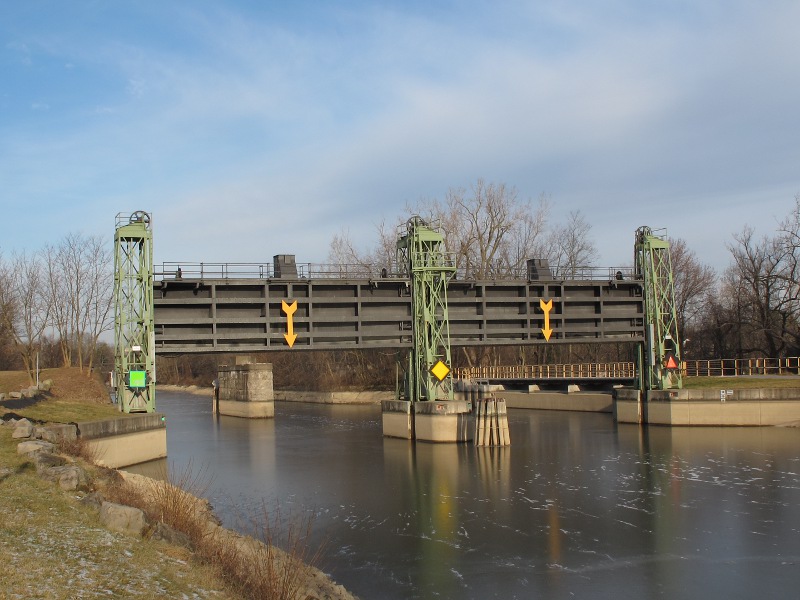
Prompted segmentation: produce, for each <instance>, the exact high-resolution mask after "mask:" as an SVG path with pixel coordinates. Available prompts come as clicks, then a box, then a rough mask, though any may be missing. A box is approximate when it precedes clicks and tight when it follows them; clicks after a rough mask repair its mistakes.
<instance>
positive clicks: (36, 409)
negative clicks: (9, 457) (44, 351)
mask: <svg viewBox="0 0 800 600" xmlns="http://www.w3.org/2000/svg"><path fill="white" fill-rule="evenodd" d="M47 379H51V380H52V381H53V386H52V388H51V389H50V391H49V392H43V393H40V394H39V395H38V396H37V397H36V398H25V399H21V400H10V399H9V400H5V401H3V402H2V403H0V416H2V415H3V414H6V413H14V414H16V415H18V416H21V417H27V418H29V419H32V420H36V421H43V422H44V421H50V422H58V423H72V422H78V421H93V420H96V419H107V418H111V417H120V416H127V415H125V414H123V413H120V412H119V411H118V410H117V407H116V406H114V405H113V404H111V402H110V400H109V396H108V391H107V390H106V387H105V385H104V384H103V382H102V381H101V380H100V376H99V375H96V374H95V375H92V376H89V375H87V374H86V373H81V372H80V371H79V370H78V369H77V368H62V369H45V370H44V371H42V373H41V374H40V380H41V381H45V380H47ZM21 382H23V383H21ZM27 386H28V377H27V375H26V374H25V373H24V372H22V371H0V392H6V393H7V392H11V391H17V390H19V389H21V388H23V387H27Z"/></svg>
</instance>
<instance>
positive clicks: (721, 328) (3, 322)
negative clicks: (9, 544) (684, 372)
mask: <svg viewBox="0 0 800 600" xmlns="http://www.w3.org/2000/svg"><path fill="white" fill-rule="evenodd" d="M551 208H552V207H551V201H550V199H549V198H548V197H547V196H544V195H542V196H540V197H539V198H537V199H536V200H533V199H525V198H523V197H521V195H520V194H519V192H518V191H517V190H516V188H514V187H513V186H509V185H507V184H504V183H491V182H486V181H484V180H481V179H479V180H477V181H476V183H474V184H473V185H471V186H470V187H469V188H451V189H449V190H448V191H447V193H446V194H445V196H444V198H443V199H437V198H434V199H427V200H420V201H418V202H416V203H414V204H408V205H406V206H405V207H404V209H403V210H402V211H401V213H400V214H398V215H397V216H396V217H395V219H394V220H393V221H391V222H387V221H386V220H384V221H382V222H381V223H379V224H378V225H377V226H376V228H375V229H376V230H375V236H374V238H373V241H372V242H371V243H370V244H368V245H367V246H366V247H359V246H358V245H357V244H356V243H355V242H354V241H353V239H352V238H351V236H350V234H349V232H347V231H342V232H340V233H339V234H337V235H334V236H333V238H332V240H331V242H330V246H329V255H328V263H330V267H329V268H330V269H331V270H332V271H336V270H342V271H346V272H348V273H350V274H351V275H352V274H362V275H365V276H375V275H378V274H379V273H380V271H381V269H383V268H386V267H387V266H388V267H390V268H396V267H397V266H396V265H395V249H396V241H397V239H398V233H401V232H402V230H403V227H404V224H405V223H406V222H407V221H408V219H409V218H410V217H411V216H413V215H419V216H421V217H422V218H423V219H424V220H426V221H427V222H429V223H430V224H432V225H435V226H437V227H439V228H440V230H441V231H442V233H443V236H444V241H445V246H446V248H447V250H448V251H449V252H451V253H452V254H453V257H454V260H455V263H456V267H457V271H458V276H460V277H471V278H475V279H492V278H503V277H515V276H524V274H525V271H526V262H527V260H528V259H530V258H546V259H548V260H549V262H550V265H551V267H552V268H553V270H554V271H556V272H557V273H558V274H559V275H560V276H562V277H566V278H569V277H576V278H580V277H581V273H582V272H583V271H584V270H586V269H591V268H595V267H597V266H598V265H597V256H598V252H597V245H596V243H595V241H594V239H593V235H592V227H591V223H590V222H588V221H587V219H586V218H585V217H584V215H583V214H582V213H581V212H580V211H573V212H571V213H569V214H568V216H567V217H566V219H565V220H564V221H563V222H552V219H551ZM631 238H632V239H633V232H631ZM670 244H671V257H672V266H673V275H674V283H675V298H676V310H677V316H678V327H679V332H680V335H681V340H682V342H683V358H684V359H693V358H698V359H700V358H702V359H713V358H751V357H769V358H781V357H786V356H797V355H800V318H799V317H800V314H799V313H800V285H799V284H798V281H799V280H800V194H798V195H797V196H796V197H795V198H794V202H793V204H792V203H791V202H790V203H787V214H786V216H785V217H784V218H783V219H782V220H781V221H780V222H776V228H775V231H773V232H771V233H769V234H765V235H762V236H761V237H759V236H757V235H756V233H755V232H754V230H753V229H752V227H750V226H749V225H745V226H744V227H743V228H742V229H741V230H740V231H739V232H738V233H733V234H732V235H731V238H730V241H729V242H728V243H727V244H726V248H727V250H728V253H729V255H730V262H729V264H728V266H727V267H726V268H725V269H724V270H722V271H721V272H720V273H717V272H716V271H715V270H714V269H713V268H712V267H711V266H709V265H707V264H705V263H703V262H702V261H701V260H700V259H699V258H698V257H697V255H696V254H695V253H694V251H692V250H691V249H690V248H689V247H688V245H687V244H686V242H685V241H684V240H682V239H680V238H670ZM109 245H110V244H107V243H106V242H105V240H104V239H102V238H99V237H85V236H81V235H76V234H70V235H68V236H66V237H65V238H64V239H63V240H61V241H60V242H59V243H58V244H56V245H54V246H49V245H48V246H45V247H44V248H43V249H42V250H40V251H38V252H34V253H30V254H28V253H24V252H23V253H15V254H12V255H11V256H10V257H8V258H7V259H5V258H4V257H3V256H2V254H0V369H11V368H24V369H26V370H27V371H28V372H29V373H30V374H31V377H33V369H35V360H36V357H37V355H38V356H39V358H40V360H42V359H44V361H43V366H59V365H62V366H78V367H80V368H81V369H84V370H91V368H92V366H94V365H95V364H96V361H98V360H101V361H102V362H103V363H104V365H110V363H111V361H112V360H113V356H112V354H111V352H112V351H111V348H110V347H109V346H108V345H107V344H103V343H102V342H100V341H99V338H100V336H101V334H102V333H103V332H106V331H109V330H110V329H111V328H112V326H113V314H112V312H113V311H112V306H113V305H112V294H113V256H112V254H111V251H110V250H109ZM632 259H633V257H631V264H632V262H633V260H632ZM393 266H394V267H393ZM620 266H623V267H624V266H626V265H620ZM402 354H403V352H401V351H388V350H387V351H381V350H370V351H346V352H322V351H320V352H302V353H300V352H277V353H270V354H264V355H263V356H261V357H257V358H261V359H262V360H266V361H269V362H272V363H273V364H274V365H275V370H274V372H275V378H276V385H278V386H281V387H289V386H291V385H300V386H304V387H306V388H307V389H333V388H337V387H342V386H352V387H391V386H392V385H393V383H394V380H395V377H396V373H395V366H394V365H395V363H396V362H397V360H398V358H399V359H400V360H401V362H403V357H402V356H401V355H402ZM452 355H453V363H454V364H453V365H451V366H453V367H459V366H472V365H476V364H537V363H573V362H606V361H616V360H632V359H633V355H632V349H631V347H630V345H629V344H568V345H566V344H565V345H555V344H553V345H534V346H511V347H476V348H466V347H465V348H457V349H455V350H454V352H453V354H452ZM228 360H229V359H228V358H227V357H218V356H183V357H161V356H159V357H158V358H157V371H158V380H159V381H161V382H164V383H166V382H171V383H198V384H202V385H208V384H209V382H210V381H211V380H212V379H213V378H214V377H215V374H216V367H217V364H220V363H225V362H227V361H228Z"/></svg>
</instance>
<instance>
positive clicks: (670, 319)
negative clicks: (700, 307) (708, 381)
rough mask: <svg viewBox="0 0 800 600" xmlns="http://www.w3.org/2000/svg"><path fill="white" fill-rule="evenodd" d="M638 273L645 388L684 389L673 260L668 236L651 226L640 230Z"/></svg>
mask: <svg viewBox="0 0 800 600" xmlns="http://www.w3.org/2000/svg"><path fill="white" fill-rule="evenodd" d="M634 253H635V257H636V274H637V276H638V277H641V278H642V281H643V287H644V310H645V319H646V321H645V347H644V356H643V357H640V363H641V359H642V358H643V360H644V365H643V367H644V368H640V369H639V373H640V378H641V386H640V387H641V388H642V389H647V390H670V389H680V388H681V387H683V380H682V378H681V369H680V366H681V349H680V338H679V337H678V318H677V314H676V310H675V284H674V280H673V275H672V259H671V258H670V252H669V242H668V241H667V239H666V235H662V236H659V235H655V234H654V233H653V231H652V230H651V229H650V228H649V227H639V229H637V230H636V244H635V248H634Z"/></svg>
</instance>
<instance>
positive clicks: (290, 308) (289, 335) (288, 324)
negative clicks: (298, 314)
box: [281, 300, 297, 348]
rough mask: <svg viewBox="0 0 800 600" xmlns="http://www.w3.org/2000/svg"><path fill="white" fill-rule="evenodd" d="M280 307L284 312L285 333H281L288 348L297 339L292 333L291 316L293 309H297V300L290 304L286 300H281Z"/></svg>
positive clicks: (292, 321)
mask: <svg viewBox="0 0 800 600" xmlns="http://www.w3.org/2000/svg"><path fill="white" fill-rule="evenodd" d="M281 308H282V309H283V312H285V313H286V333H284V334H283V337H284V338H285V339H286V343H287V344H289V348H291V347H292V346H294V341H295V340H296V339H297V336H296V335H295V333H294V319H293V318H292V315H293V314H294V311H296V310H297V300H295V301H294V302H292V303H291V304H287V303H286V300H281Z"/></svg>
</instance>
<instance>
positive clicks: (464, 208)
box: [407, 179, 549, 279]
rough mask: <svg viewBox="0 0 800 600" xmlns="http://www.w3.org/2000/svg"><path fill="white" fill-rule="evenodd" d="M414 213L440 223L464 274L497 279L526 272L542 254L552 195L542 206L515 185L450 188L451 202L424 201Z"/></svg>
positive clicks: (543, 198)
mask: <svg viewBox="0 0 800 600" xmlns="http://www.w3.org/2000/svg"><path fill="white" fill-rule="evenodd" d="M407 211H408V212H409V213H412V212H413V213H417V214H419V215H421V216H422V217H423V218H425V219H427V220H430V221H431V222H432V223H435V224H437V225H439V226H440V227H441V229H442V233H443V235H444V242H445V246H446V247H447V249H448V250H449V251H450V252H453V253H454V254H455V255H456V267H457V268H458V270H459V273H460V274H461V275H462V276H464V277H469V278H474V279H491V278H497V277H508V276H514V275H519V274H522V273H524V271H525V261H526V260H527V259H528V258H533V257H541V255H542V251H543V249H544V248H545V243H544V242H545V240H544V238H545V236H544V230H545V226H546V223H547V216H548V213H549V203H548V199H547V197H546V196H541V197H540V198H539V202H538V204H535V203H534V202H533V201H532V200H530V199H528V200H522V199H520V197H519V194H518V192H517V190H516V188H514V187H509V186H507V185H506V184H504V183H486V182H485V181H484V180H483V179H478V181H477V182H476V183H475V184H474V185H473V186H472V187H471V188H470V190H469V192H467V190H465V189H463V188H451V189H450V190H448V192H447V195H446V198H445V201H444V202H440V201H439V200H421V201H420V202H418V203H417V205H416V206H415V207H414V209H413V210H409V209H408V208H407Z"/></svg>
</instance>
